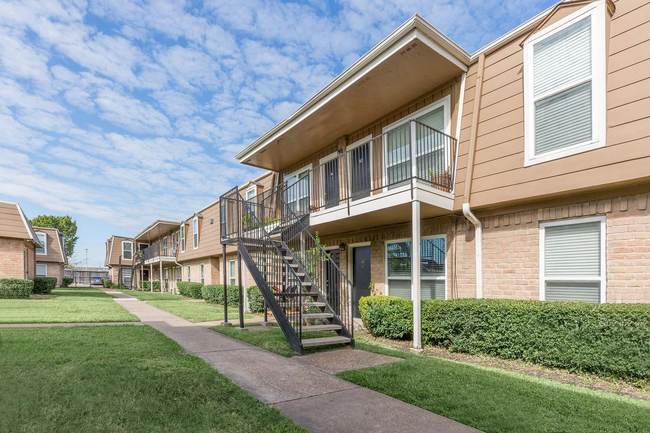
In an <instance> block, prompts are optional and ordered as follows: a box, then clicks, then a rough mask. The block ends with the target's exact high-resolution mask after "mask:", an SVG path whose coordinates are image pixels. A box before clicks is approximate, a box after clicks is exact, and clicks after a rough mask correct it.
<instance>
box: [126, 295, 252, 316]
mask: <svg viewBox="0 0 650 433" xmlns="http://www.w3.org/2000/svg"><path fill="white" fill-rule="evenodd" d="M121 292H122V293H124V294H125V295H130V296H133V297H135V298H138V299H139V300H141V301H146V302H147V304H149V305H152V306H154V307H156V308H159V309H161V310H164V311H167V312H168V313H172V314H175V315H177V316H179V317H182V318H183V319H186V320H189V321H190V322H212V321H219V320H223V311H224V310H223V306H222V305H215V304H206V303H204V302H194V301H192V300H188V299H187V298H185V297H183V296H181V295H172V294H169V293H157V292H140V291H137V290H121ZM253 317H256V316H255V315H254V314H244V318H245V319H252V318H253ZM235 319H239V309H238V307H237V306H231V307H228V321H233V320H235Z"/></svg>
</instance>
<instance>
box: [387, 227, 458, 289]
mask: <svg viewBox="0 0 650 433" xmlns="http://www.w3.org/2000/svg"><path fill="white" fill-rule="evenodd" d="M427 239H444V240H445V275H444V276H438V277H431V276H428V277H423V276H422V275H420V281H422V280H428V281H435V280H442V279H444V280H445V298H444V300H445V301H446V300H447V299H449V279H448V278H447V266H448V264H447V260H448V257H447V250H446V249H447V246H448V243H447V235H446V234H444V233H443V234H438V235H430V236H422V237H420V240H421V241H425V240H427ZM399 242H411V248H413V240H412V239H411V238H403V239H390V240H387V241H384V275H385V278H384V293H385V295H386V296H390V293H389V289H388V280H389V278H388V244H395V243H399ZM420 253H421V252H420ZM421 259H422V257H420V261H421ZM390 279H392V280H410V281H411V284H413V283H412V281H413V269H411V276H410V277H390ZM420 293H422V287H421V286H420Z"/></svg>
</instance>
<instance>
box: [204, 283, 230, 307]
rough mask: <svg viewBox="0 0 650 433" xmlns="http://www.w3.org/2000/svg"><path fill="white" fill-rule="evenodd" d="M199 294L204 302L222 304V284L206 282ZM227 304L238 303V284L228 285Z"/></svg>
mask: <svg viewBox="0 0 650 433" xmlns="http://www.w3.org/2000/svg"><path fill="white" fill-rule="evenodd" d="M201 296H202V297H203V299H205V302H209V303H211V304H219V305H223V284H206V285H205V286H203V287H202V288H201ZM228 305H239V286H228Z"/></svg>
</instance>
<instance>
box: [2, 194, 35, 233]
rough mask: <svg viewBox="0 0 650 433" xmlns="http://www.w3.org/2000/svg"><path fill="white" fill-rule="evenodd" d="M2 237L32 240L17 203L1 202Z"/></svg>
mask: <svg viewBox="0 0 650 433" xmlns="http://www.w3.org/2000/svg"><path fill="white" fill-rule="evenodd" d="M0 236H1V237H5V238H16V239H30V237H29V233H28V231H27V228H26V227H25V223H24V221H23V219H22V216H21V215H20V211H19V210H18V207H17V206H16V204H15V203H4V202H0Z"/></svg>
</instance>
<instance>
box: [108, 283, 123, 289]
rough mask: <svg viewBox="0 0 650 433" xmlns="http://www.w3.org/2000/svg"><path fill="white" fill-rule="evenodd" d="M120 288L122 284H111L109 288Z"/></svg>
mask: <svg viewBox="0 0 650 433" xmlns="http://www.w3.org/2000/svg"><path fill="white" fill-rule="evenodd" d="M119 288H120V286H118V285H117V284H111V285H110V286H109V289H119Z"/></svg>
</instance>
